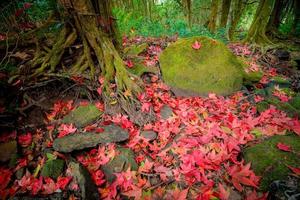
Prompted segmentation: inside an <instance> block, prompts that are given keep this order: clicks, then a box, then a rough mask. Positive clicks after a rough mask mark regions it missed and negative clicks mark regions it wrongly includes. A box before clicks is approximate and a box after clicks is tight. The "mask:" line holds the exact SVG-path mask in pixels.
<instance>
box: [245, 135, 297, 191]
mask: <svg viewBox="0 0 300 200" xmlns="http://www.w3.org/2000/svg"><path fill="white" fill-rule="evenodd" d="M279 142H281V143H284V144H286V145H289V146H290V147H291V148H292V149H293V150H294V151H295V152H298V153H299V152H300V137H299V136H296V135H295V134H289V135H277V136H273V137H272V138H269V139H267V140H265V141H263V142H261V143H259V144H257V145H254V146H252V147H249V148H246V149H245V150H244V158H245V161H246V162H251V163H252V164H251V166H252V169H253V170H254V172H255V173H256V174H257V175H260V176H262V180H261V184H260V188H261V189H262V190H267V189H268V186H269V184H270V183H271V182H272V181H274V180H285V179H286V178H287V176H288V174H289V173H291V171H290V170H289V169H288V168H287V165H289V166H293V167H299V166H300V159H299V158H298V156H297V155H295V154H294V153H292V152H284V151H281V150H279V149H278V148H277V144H278V143H279Z"/></svg>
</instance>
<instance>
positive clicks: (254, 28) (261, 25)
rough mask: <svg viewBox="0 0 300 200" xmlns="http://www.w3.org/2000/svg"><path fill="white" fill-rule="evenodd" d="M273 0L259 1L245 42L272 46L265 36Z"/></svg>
mask: <svg viewBox="0 0 300 200" xmlns="http://www.w3.org/2000/svg"><path fill="white" fill-rule="evenodd" d="M274 1H275V0H260V2H259V5H258V8H257V10H256V14H255V16H254V19H253V21H252V24H251V26H250V28H249V31H248V35H247V37H246V40H245V41H246V42H250V43H256V44H261V45H264V44H272V42H271V41H270V40H269V38H268V37H267V36H266V28H267V25H268V22H269V18H270V15H271V13H272V10H273V7H274Z"/></svg>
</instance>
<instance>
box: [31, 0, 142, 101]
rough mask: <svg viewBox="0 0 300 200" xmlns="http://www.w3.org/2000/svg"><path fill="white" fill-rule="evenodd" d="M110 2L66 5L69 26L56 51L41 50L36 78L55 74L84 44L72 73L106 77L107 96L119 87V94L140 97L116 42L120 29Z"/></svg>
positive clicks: (36, 60)
mask: <svg viewBox="0 0 300 200" xmlns="http://www.w3.org/2000/svg"><path fill="white" fill-rule="evenodd" d="M110 3H111V1H110V0H93V1H91V0H76V1H71V2H69V3H67V4H66V3H64V4H63V5H62V6H63V7H64V10H65V14H66V15H67V17H68V18H69V23H65V25H64V27H63V29H62V31H61V32H60V34H59V35H58V38H57V41H56V43H55V44H54V45H53V47H52V49H45V51H41V50H39V49H38V51H37V54H36V56H35V58H34V59H33V66H39V68H38V69H36V71H35V73H34V74H33V76H37V75H40V74H42V73H43V72H44V71H45V70H47V68H49V67H50V71H54V70H55V69H56V67H57V65H58V64H59V63H60V61H61V59H62V55H63V54H64V52H65V50H67V49H68V48H69V47H70V46H71V45H73V44H74V43H75V41H81V43H82V45H83V48H82V50H81V51H80V52H79V56H77V57H76V61H75V62H74V63H73V66H71V69H70V70H69V71H68V73H70V74H82V73H84V72H85V71H86V70H88V69H89V72H90V77H91V78H92V79H93V78H94V77H95V75H97V76H98V75H99V74H98V73H100V75H101V76H102V77H104V84H103V92H104V94H107V95H109V94H110V93H111V92H112V89H111V88H110V83H116V85H117V93H118V94H123V92H124V91H126V93H127V94H128V93H137V92H138V91H139V87H138V85H137V84H136V83H135V82H133V80H132V79H131V78H130V77H129V74H128V72H127V70H126V68H125V65H124V63H123V60H122V58H121V57H120V55H119V53H118V51H117V49H116V47H115V45H114V42H115V38H116V29H115V26H114V20H113V18H112V15H111V5H110Z"/></svg>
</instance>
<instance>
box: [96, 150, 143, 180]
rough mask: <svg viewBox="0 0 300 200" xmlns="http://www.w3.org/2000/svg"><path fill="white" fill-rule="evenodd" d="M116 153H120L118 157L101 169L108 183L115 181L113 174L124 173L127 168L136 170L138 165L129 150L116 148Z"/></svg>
mask: <svg viewBox="0 0 300 200" xmlns="http://www.w3.org/2000/svg"><path fill="white" fill-rule="evenodd" d="M118 151H119V152H120V154H119V155H117V156H115V158H114V159H113V160H111V161H110V162H108V163H107V164H105V165H103V166H102V167H101V169H102V171H103V173H104V174H105V178H106V180H107V181H108V182H109V183H112V182H113V181H114V180H115V179H116V176H115V175H114V173H120V172H122V171H126V170H127V169H128V168H129V167H130V169H131V170H132V171H136V170H137V169H138V165H137V163H136V162H135V159H134V152H133V151H132V150H131V149H128V148H118Z"/></svg>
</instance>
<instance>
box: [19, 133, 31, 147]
mask: <svg viewBox="0 0 300 200" xmlns="http://www.w3.org/2000/svg"><path fill="white" fill-rule="evenodd" d="M18 142H19V144H20V145H21V146H22V147H28V146H29V145H31V142H32V134H31V133H26V134H23V135H19V136H18Z"/></svg>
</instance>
